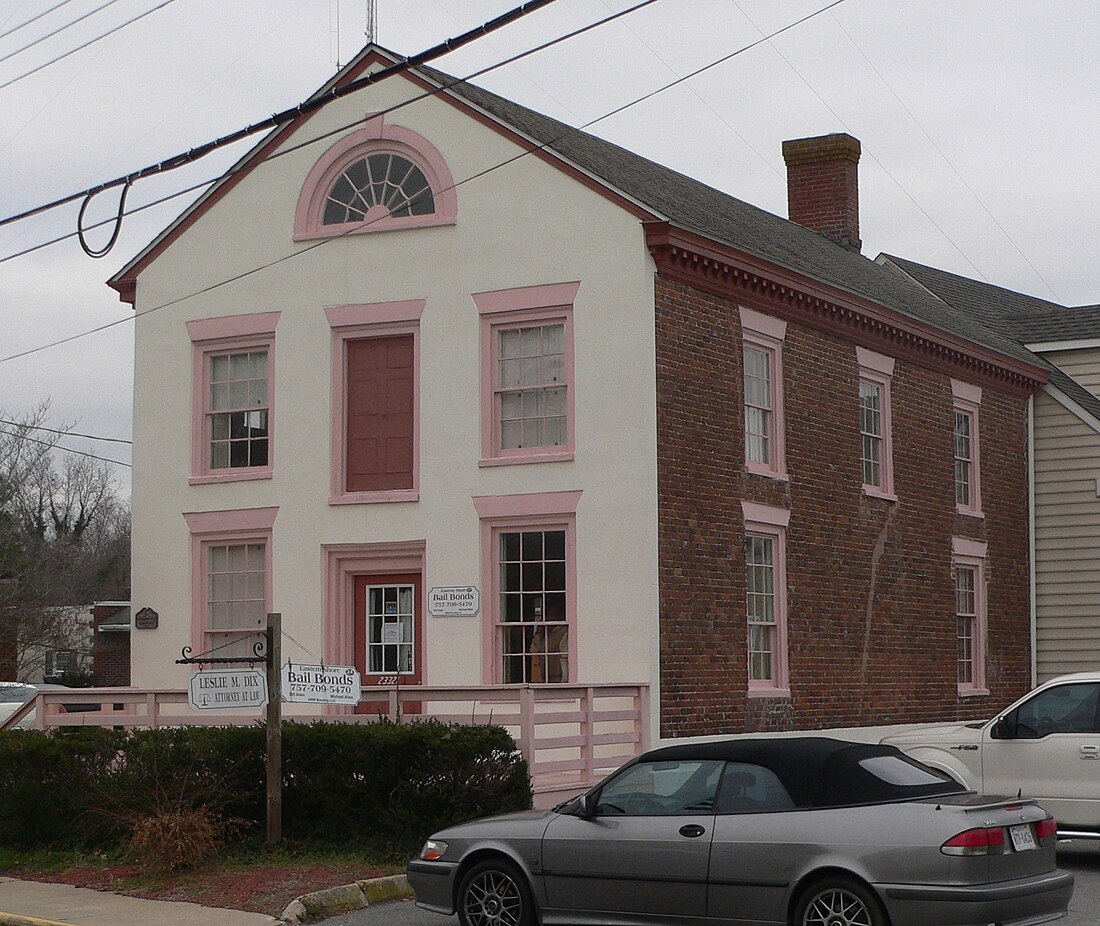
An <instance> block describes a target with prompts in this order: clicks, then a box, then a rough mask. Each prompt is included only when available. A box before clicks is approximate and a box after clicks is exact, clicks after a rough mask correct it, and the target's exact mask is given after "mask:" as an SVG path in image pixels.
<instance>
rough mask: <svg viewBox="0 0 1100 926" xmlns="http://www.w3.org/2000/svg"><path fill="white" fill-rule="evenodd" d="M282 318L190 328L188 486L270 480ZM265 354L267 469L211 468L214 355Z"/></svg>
mask: <svg viewBox="0 0 1100 926" xmlns="http://www.w3.org/2000/svg"><path fill="white" fill-rule="evenodd" d="M281 314H282V313H281V312H256V313H252V314H249V315H227V316H223V317H220V318H200V319H194V320H192V321H189V322H186V327H187V334H188V336H189V337H190V338H191V343H192V352H191V477H190V478H189V479H188V484H189V485H207V484H210V483H217V482H243V481H246V480H253V479H270V478H271V475H272V472H273V471H274V468H275V328H276V326H277V325H278V324H279V316H280V315H281ZM261 349H263V350H266V351H267V433H268V436H267V465H266V466H248V467H236V468H226V469H217V470H215V469H211V467H210V434H209V433H208V427H207V421H208V419H207V414H206V411H207V409H206V403H207V399H208V397H209V395H210V363H209V359H210V357H211V356H213V355H215V354H224V353H230V352H233V351H244V350H261Z"/></svg>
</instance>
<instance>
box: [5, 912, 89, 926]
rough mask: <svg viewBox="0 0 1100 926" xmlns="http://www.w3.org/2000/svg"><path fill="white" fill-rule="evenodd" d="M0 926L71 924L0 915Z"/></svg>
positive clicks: (30, 917)
mask: <svg viewBox="0 0 1100 926" xmlns="http://www.w3.org/2000/svg"><path fill="white" fill-rule="evenodd" d="M0 926H72V923H62V922H60V921H58V920H43V919H40V918H39V917H37V916H23V915H22V914H21V913H0Z"/></svg>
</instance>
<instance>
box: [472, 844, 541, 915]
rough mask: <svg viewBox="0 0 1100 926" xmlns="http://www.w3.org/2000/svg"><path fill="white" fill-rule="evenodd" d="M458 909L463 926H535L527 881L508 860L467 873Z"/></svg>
mask: <svg viewBox="0 0 1100 926" xmlns="http://www.w3.org/2000/svg"><path fill="white" fill-rule="evenodd" d="M456 906H457V907H458V921H459V922H460V923H461V924H462V926H535V904H534V900H533V899H532V897H531V890H530V888H528V886H527V879H526V878H525V877H524V876H523V873H522V872H521V871H520V870H519V869H518V868H517V867H516V866H515V865H513V864H512V863H511V862H509V861H507V860H506V859H486V860H485V861H483V862H478V863H477V864H476V865H474V867H473V868H471V869H470V870H469V871H468V872H466V874H465V875H464V876H463V878H462V882H461V884H459V887H458V903H457V904H456Z"/></svg>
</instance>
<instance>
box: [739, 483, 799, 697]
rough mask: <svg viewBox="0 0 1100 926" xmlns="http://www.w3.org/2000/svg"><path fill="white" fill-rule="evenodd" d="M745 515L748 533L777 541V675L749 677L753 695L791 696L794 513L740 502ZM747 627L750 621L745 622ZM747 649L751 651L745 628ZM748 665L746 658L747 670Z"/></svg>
mask: <svg viewBox="0 0 1100 926" xmlns="http://www.w3.org/2000/svg"><path fill="white" fill-rule="evenodd" d="M741 511H742V514H743V515H744V518H745V536H746V537H748V536H752V535H755V536H758V537H768V538H770V539H772V540H774V541H775V662H774V672H773V674H774V678H772V679H771V680H770V681H769V680H763V679H749V680H748V696H749V697H750V698H789V697H790V696H791V687H790V666H789V652H788V643H787V637H788V631H787V526H788V525H789V523H790V518H791V512H790V510H789V509H787V508H775V507H773V506H771V505H758V504H756V503H755V502H746V501H742V502H741ZM745 626H746V628H747V626H748V625H747V623H746V625H745ZM745 650H746V653H747V652H748V636H747V629H746V637H745ZM747 669H748V664H747V661H746V671H747Z"/></svg>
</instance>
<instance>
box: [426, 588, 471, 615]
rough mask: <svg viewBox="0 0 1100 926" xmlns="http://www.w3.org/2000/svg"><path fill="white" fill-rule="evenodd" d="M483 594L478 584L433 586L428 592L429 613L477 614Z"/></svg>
mask: <svg viewBox="0 0 1100 926" xmlns="http://www.w3.org/2000/svg"><path fill="white" fill-rule="evenodd" d="M480 609H481V596H480V594H479V593H478V590H477V586H476V585H461V586H455V587H449V588H433V589H432V590H431V591H430V592H428V613H429V614H434V615H435V616H436V617H443V616H449V615H453V614H477V612H478V611H479V610H480Z"/></svg>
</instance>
